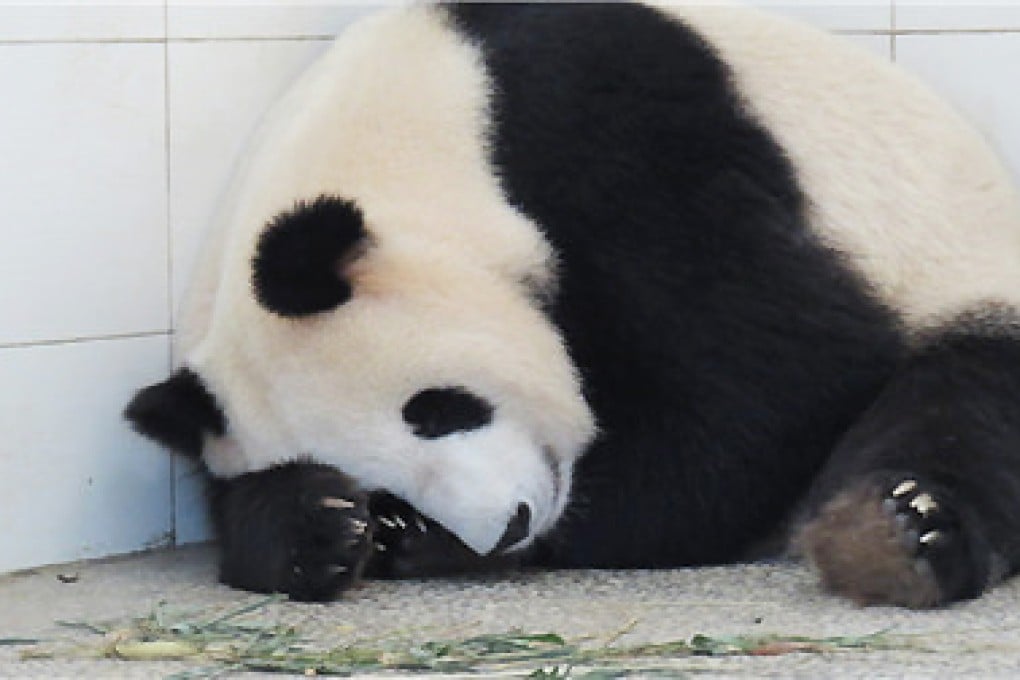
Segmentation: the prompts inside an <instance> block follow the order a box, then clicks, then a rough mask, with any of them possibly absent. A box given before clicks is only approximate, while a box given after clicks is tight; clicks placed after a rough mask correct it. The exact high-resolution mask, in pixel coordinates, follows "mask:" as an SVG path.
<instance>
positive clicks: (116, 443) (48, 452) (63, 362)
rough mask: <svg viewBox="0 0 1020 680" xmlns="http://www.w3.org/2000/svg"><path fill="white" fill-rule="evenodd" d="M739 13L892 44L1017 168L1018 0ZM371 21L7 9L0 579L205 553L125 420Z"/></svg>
mask: <svg viewBox="0 0 1020 680" xmlns="http://www.w3.org/2000/svg"><path fill="white" fill-rule="evenodd" d="M401 1H402V0H401ZM702 1H705V0H702ZM750 1H751V2H752V3H753V4H758V5H765V6H766V7H771V8H772V9H775V10H776V11H779V12H783V13H786V14H788V15H791V16H795V17H799V18H802V19H806V20H808V21H811V22H814V23H816V24H818V25H820V26H822V27H825V28H828V29H832V30H837V31H840V32H843V33H849V34H850V35H849V36H848V38H849V39H851V40H854V41H856V42H857V43H859V44H861V45H862V46H864V47H865V48H866V49H869V50H872V51H874V52H875V53H877V54H880V55H883V56H886V57H888V56H890V53H891V48H892V46H893V44H894V43H895V47H896V58H897V59H898V61H899V62H901V63H902V64H904V65H905V66H906V67H907V68H910V69H913V70H915V71H916V72H918V73H919V74H920V75H921V77H922V78H925V79H927V80H928V81H929V82H931V83H932V85H933V86H934V87H935V88H936V89H938V90H940V91H942V92H943V93H945V94H946V95H947V96H948V97H949V98H951V99H953V100H954V101H956V102H957V103H958V104H959V106H960V107H961V108H962V109H963V110H964V111H965V112H966V113H967V114H968V115H970V116H971V117H973V118H974V119H975V120H976V121H977V122H978V124H979V125H980V126H981V128H982V129H983V130H985V131H986V133H987V134H988V135H989V136H990V137H992V138H993V139H994V140H995V141H996V142H997V143H998V144H999V145H1000V146H1001V147H1002V148H1003V152H1004V154H1005V155H1006V156H1007V157H1008V158H1010V159H1011V160H1012V162H1013V165H1014V168H1020V99H1018V96H1017V95H1014V94H1013V92H1014V90H1015V88H1014V87H1013V81H1014V80H1015V78H1014V74H1013V71H1014V69H1013V65H1014V64H1017V63H1020V46H1018V42H1020V0H1017V1H1016V2H1005V1H1003V2H999V3H994V2H984V3H964V2H956V3H947V2H941V3H920V2H907V1H906V0H896V2H895V5H896V6H895V11H896V18H895V25H894V23H893V21H894V20H893V9H894V8H893V3H892V0H845V1H844V2H833V1H822V0H808V1H807V2H794V1H793V0H750ZM366 11H367V7H366V5H365V4H360V5H359V4H352V3H345V2H340V1H330V0H307V1H306V2H300V1H299V2H291V1H289V0H217V1H216V2H211V1H205V0H118V2H114V3H96V2H93V1H92V0H59V1H58V0H50V1H49V2H45V1H44V2H20V1H19V2H14V1H13V0H0V92H2V93H3V105H2V106H0V230H3V232H2V233H3V244H4V247H3V248H2V249H0V386H2V387H0V527H3V531H0V571H4V570H8V569H14V568H20V567H25V566H30V565H35V564H42V563H47V562H55V561H61V560H67V559H72V558H77V557H88V556H97V555H101V554H107V553H112V552H119V551H126V550H132V549H138V548H141V547H144V546H146V545H152V544H155V543H158V542H160V541H161V540H164V539H165V537H166V536H167V535H168V532H176V539H177V540H178V541H180V542H186V541H189V540H196V539H201V538H203V537H205V536H207V535H208V529H207V526H206V523H205V518H204V514H203V512H202V509H201V508H202V499H201V487H200V485H199V484H198V483H196V477H195V475H194V474H193V472H192V471H191V469H190V467H189V466H188V465H186V464H184V462H183V461H180V462H178V464H177V465H176V468H177V469H176V472H175V471H174V470H173V466H172V465H171V463H170V458H169V457H168V456H166V455H165V454H163V453H162V452H160V451H158V450H156V448H155V447H154V446H152V445H150V444H148V443H146V442H145V441H144V440H143V439H142V438H141V437H138V436H137V435H135V434H133V433H131V432H130V430H129V429H128V428H127V427H126V426H125V425H124V424H123V423H122V422H121V420H120V417H119V413H120V410H121V409H122V407H123V405H124V403H125V402H126V401H127V399H128V398H129V396H130V394H131V392H132V390H133V389H134V388H136V387H137V386H139V385H143V384H146V383H148V382H151V381H154V380H156V379H158V378H160V377H161V376H163V375H165V374H166V372H167V370H168V366H169V362H168V353H169V336H168V335H167V330H168V329H171V328H172V325H173V320H172V317H171V313H170V309H171V307H172V305H174V304H175V303H177V302H179V301H180V298H181V293H182V290H183V288H184V282H185V280H186V278H187V275H188V272H189V270H190V268H191V264H192V262H193V260H194V257H195V254H196V252H197V251H198V249H199V248H200V245H199V244H200V237H201V234H202V232H203V231H204V229H205V228H206V226H207V224H208V223H209V220H210V217H211V215H212V212H213V208H214V205H215V201H216V197H217V195H218V194H219V192H220V191H221V189H222V187H223V185H224V183H225V182H226V179H227V177H228V175H229V172H230V167H231V164H232V163H233V159H234V158H235V157H236V155H237V154H238V152H239V150H240V149H241V148H243V146H244V143H245V140H246V139H247V138H248V136H249V134H250V132H251V130H252V128H253V127H254V125H255V123H256V121H257V119H258V118H259V116H260V115H261V113H262V112H263V111H264V109H265V108H266V107H267V106H268V104H269V103H270V102H271V101H272V100H273V99H274V98H275V97H276V96H277V95H278V93H279V92H280V91H281V90H282V89H283V88H285V87H286V86H287V84H288V82H290V81H291V80H292V79H293V77H294V76H295V74H297V73H298V72H299V71H300V70H301V69H302V68H303V67H304V66H305V65H306V64H307V63H308V62H309V61H310V60H311V59H313V58H314V57H315V55H316V54H318V53H320V52H321V51H322V50H323V49H324V48H325V46H326V44H327V41H326V40H325V39H324V36H329V35H333V34H335V33H337V32H339V31H341V30H342V29H343V27H344V26H345V25H347V23H349V22H350V21H351V20H352V18H354V17H356V16H360V15H361V14H363V13H365V12H366ZM975 30H979V31H980V32H974V31H975ZM967 31H970V32H967ZM1010 31H1012V33H1010ZM918 32H921V33H923V35H917V33H918ZM168 215H169V220H168ZM172 499H176V506H175V507H174V503H173V502H172Z"/></svg>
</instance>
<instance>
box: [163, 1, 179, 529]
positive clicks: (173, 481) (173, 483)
mask: <svg viewBox="0 0 1020 680" xmlns="http://www.w3.org/2000/svg"><path fill="white" fill-rule="evenodd" d="M170 122H171V121H170V0H163V126H164V127H163V143H164V145H165V152H164V153H165V154H166V158H165V160H164V163H165V172H166V300H167V305H166V306H167V309H166V313H167V325H168V326H169V328H170V333H169V334H168V335H167V343H166V371H167V375H169V374H170V371H172V370H173V361H174V350H173V345H174V343H173V331H174V321H175V319H174V303H175V301H174V228H173V208H172V201H171V198H172V194H171V182H172V181H173V179H172V176H171V162H170V135H171V131H170ZM169 511H170V516H169V518H168V521H169V526H170V536H169V541H170V544H171V545H177V457H176V456H170V508H169Z"/></svg>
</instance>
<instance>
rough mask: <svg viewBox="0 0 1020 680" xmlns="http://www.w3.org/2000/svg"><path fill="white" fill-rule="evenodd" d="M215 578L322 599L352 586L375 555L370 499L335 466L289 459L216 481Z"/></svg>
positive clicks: (213, 501)
mask: <svg viewBox="0 0 1020 680" xmlns="http://www.w3.org/2000/svg"><path fill="white" fill-rule="evenodd" d="M210 491H211V498H210V500H211V505H212V512H213V520H214V522H215V525H216V529H217V533H218V535H219V539H220V580H221V581H222V582H223V583H225V584H227V585H229V586H233V587H235V588H242V589H245V590H253V591H256V592H282V593H287V594H288V595H290V597H291V598H293V599H295V600H303V601H322V600H328V599H331V598H332V597H334V596H335V595H337V594H338V593H339V592H340V591H341V590H344V589H346V588H348V587H350V586H351V585H352V584H353V583H354V582H355V581H356V580H357V579H358V578H359V577H360V575H361V572H362V571H363V570H364V568H365V564H366V562H367V561H368V558H369V557H370V555H371V554H372V546H373V541H372V532H373V529H374V526H373V522H372V520H371V519H370V517H369V514H368V499H367V497H366V495H365V494H364V493H363V492H361V491H360V490H359V489H358V488H357V487H356V485H355V484H354V482H353V481H352V480H351V479H350V478H349V477H347V476H346V475H344V474H342V473H341V472H339V471H338V470H336V469H334V468H331V467H328V466H325V465H318V464H314V463H304V462H301V463H288V464H285V465H280V466H277V467H274V468H270V469H268V470H264V471H261V472H253V473H249V474H245V475H241V476H239V477H236V478H234V479H230V480H213V481H212V485H211V489H210Z"/></svg>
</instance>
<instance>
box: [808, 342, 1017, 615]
mask: <svg viewBox="0 0 1020 680" xmlns="http://www.w3.org/2000/svg"><path fill="white" fill-rule="evenodd" d="M970 328H972V329H973V328H974V324H973V323H972V324H970ZM808 505H809V511H810V510H811V509H812V508H813V511H812V515H813V516H811V519H809V521H808V522H807V523H806V524H805V525H804V526H803V528H802V530H801V532H800V535H799V537H798V538H799V541H798V542H799V544H800V547H801V549H802V550H803V551H804V552H805V554H806V556H807V558H808V559H809V561H810V562H811V563H812V564H813V565H814V566H815V567H816V568H817V570H818V572H819V574H820V576H821V579H822V582H823V584H824V585H825V586H826V587H828V588H829V589H830V590H832V591H834V592H837V593H839V594H842V595H845V596H848V597H850V598H852V599H854V600H856V601H858V602H860V603H862V604H896V605H903V606H908V607H914V608H923V607H932V606H938V605H941V604H945V603H949V602H952V601H955V600H960V599H965V598H969V597H974V596H976V595H978V594H980V593H981V592H982V591H984V590H985V589H986V588H988V587H989V586H991V585H993V584H994V583H995V582H997V581H998V580H1000V579H1001V578H1003V577H1004V576H1005V575H1007V574H1009V573H1012V572H1013V571H1015V570H1016V569H1017V567H1018V566H1020V337H1018V336H1016V335H1015V334H1014V335H1011V334H1010V333H1008V332H1006V330H1004V329H1000V330H999V331H994V330H993V331H992V332H988V331H987V328H986V329H985V331H984V332H976V331H970V332H968V330H967V326H957V327H955V328H952V329H950V330H947V331H945V332H943V333H942V334H941V335H940V336H938V337H937V338H936V339H935V340H934V341H932V342H930V343H929V344H927V345H926V346H924V347H923V348H922V349H920V350H919V351H918V352H917V353H916V354H915V355H914V356H913V357H912V358H911V359H910V360H909V361H908V362H907V363H906V364H905V365H904V366H903V367H902V369H901V370H900V371H899V372H898V373H897V374H896V375H895V376H894V378H893V379H892V380H891V382H890V383H889V384H888V385H887V386H886V388H885V389H884V390H883V392H882V393H881V394H880V396H879V398H878V399H877V400H876V401H875V402H874V404H873V405H872V406H871V407H870V409H869V410H868V411H867V412H866V413H865V414H864V415H863V416H862V418H861V419H860V420H859V421H858V422H857V424H856V425H855V426H854V427H853V428H852V429H851V430H850V431H849V432H848V433H847V434H846V436H845V437H844V438H843V440H842V441H841V442H840V443H839V444H838V446H837V447H836V449H835V451H834V453H833V455H832V458H831V460H830V463H829V464H828V466H827V468H826V470H824V471H823V473H822V475H821V476H820V478H819V481H818V483H817V485H816V487H815V489H814V490H813V492H812V494H811V497H810V498H809V504H808Z"/></svg>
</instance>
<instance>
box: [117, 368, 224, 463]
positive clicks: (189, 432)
mask: <svg viewBox="0 0 1020 680" xmlns="http://www.w3.org/2000/svg"><path fill="white" fill-rule="evenodd" d="M124 417H125V418H127V419H128V420H129V421H130V422H131V424H132V426H134V428H135V429H136V430H137V431H138V432H140V433H141V434H143V435H145V436H147V437H151V438H152V439H154V440H156V441H158V442H159V443H161V444H163V445H164V446H166V447H167V448H169V449H172V450H174V451H177V452H179V453H183V454H185V455H188V456H193V457H196V458H197V457H198V456H200V455H202V440H203V438H204V436H205V435H206V434H211V435H222V434H223V432H224V430H225V429H226V421H225V419H224V417H223V412H222V411H221V410H220V407H219V405H218V404H217V403H216V399H215V398H214V397H213V396H212V395H211V394H209V391H208V390H207V389H206V388H205V385H204V384H203V383H202V380H201V379H200V378H199V377H198V376H197V375H196V374H195V373H194V372H193V371H192V370H191V369H188V368H181V369H179V370H178V371H177V372H176V373H174V374H173V375H172V376H170V377H169V378H168V379H166V380H164V381H163V382H161V383H156V384H155V385H150V386H149V387H146V388H145V389H143V390H140V391H139V392H138V393H137V394H136V395H135V397H134V398H133V399H132V400H131V402H130V403H129V404H128V405H127V408H125V409H124Z"/></svg>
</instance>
